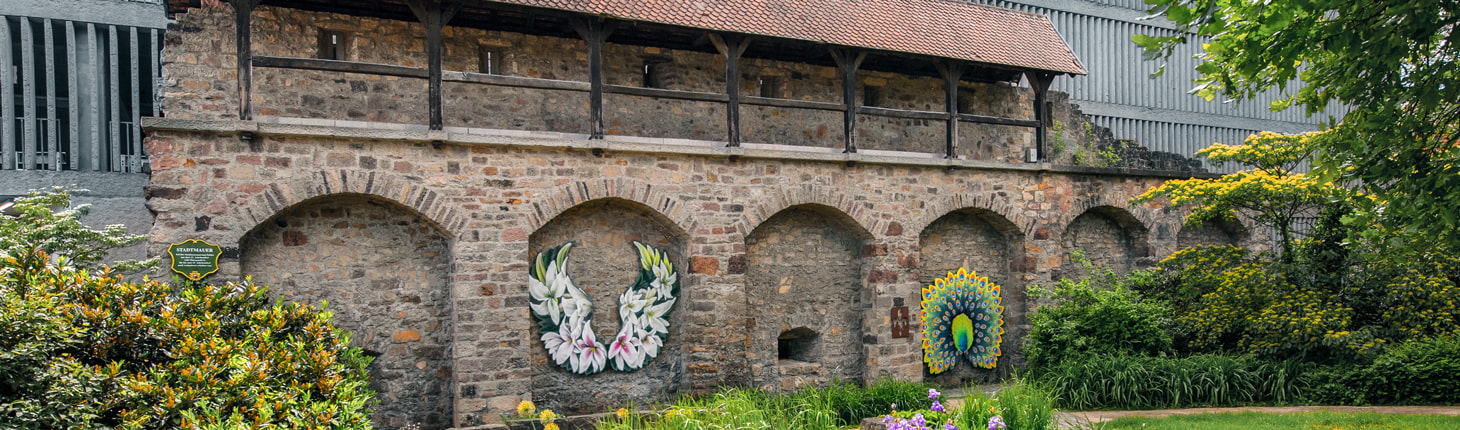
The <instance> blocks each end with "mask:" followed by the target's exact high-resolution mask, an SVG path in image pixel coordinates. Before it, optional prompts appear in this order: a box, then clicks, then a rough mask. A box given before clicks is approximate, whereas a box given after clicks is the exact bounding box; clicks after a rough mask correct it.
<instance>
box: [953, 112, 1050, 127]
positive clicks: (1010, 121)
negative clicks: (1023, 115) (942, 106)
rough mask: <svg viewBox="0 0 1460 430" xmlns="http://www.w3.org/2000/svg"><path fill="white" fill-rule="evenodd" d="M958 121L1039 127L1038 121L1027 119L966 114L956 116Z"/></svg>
mask: <svg viewBox="0 0 1460 430" xmlns="http://www.w3.org/2000/svg"><path fill="white" fill-rule="evenodd" d="M958 120H959V121H963V122H972V123H979V124H993V125H1012V126H1015V127H1030V128H1036V127H1039V121H1034V120H1027V119H1014V118H1005V117H1001V116H986V115H970V114H966V113H960V114H958Z"/></svg>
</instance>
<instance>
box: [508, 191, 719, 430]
mask: <svg viewBox="0 0 1460 430" xmlns="http://www.w3.org/2000/svg"><path fill="white" fill-rule="evenodd" d="M686 236H687V235H686V234H685V233H684V231H682V230H680V229H679V228H678V227H677V225H676V224H675V223H674V222H672V221H670V220H669V219H668V218H666V217H665V216H664V215H663V214H661V213H659V212H657V211H655V210H654V209H651V208H649V207H648V206H645V205H643V204H641V203H637V202H634V201H630V200H626V199H622V198H601V199H596V200H591V201H588V202H585V203H581V204H578V205H576V206H573V207H571V208H568V209H566V210H564V211H562V212H560V213H558V214H557V215H556V216H555V217H553V218H552V219H551V220H550V221H548V222H547V223H546V224H544V225H543V226H542V227H541V228H539V229H538V230H537V231H536V232H533V233H532V235H531V236H530V237H529V238H528V253H529V256H532V257H535V256H537V254H539V253H541V252H542V251H543V250H545V249H548V248H551V247H556V246H560V245H563V244H565V243H567V242H570V241H571V242H573V243H574V246H573V248H572V251H571V252H570V253H569V259H568V264H567V269H568V275H569V277H571V278H572V280H573V282H574V283H575V284H576V285H577V286H578V287H579V288H582V289H583V291H584V292H586V293H587V294H588V295H589V296H590V297H592V300H593V307H594V312H593V323H592V326H593V329H594V333H595V335H596V336H597V339H599V341H600V342H603V343H607V342H608V339H613V338H614V336H615V334H616V333H617V332H618V330H619V328H620V324H621V323H620V319H619V312H618V307H619V295H620V294H622V293H623V292H624V290H625V289H627V288H628V287H629V286H631V285H633V284H634V281H635V279H637V277H638V274H639V267H640V266H639V256H638V254H637V253H636V251H635V250H634V246H633V243H632V242H633V241H638V242H641V243H644V244H646V245H649V246H652V247H654V248H658V249H660V250H662V251H664V252H666V253H667V254H668V255H669V259H670V261H671V262H672V263H673V265H674V268H675V270H676V271H677V272H678V273H679V280H680V287H681V289H680V295H679V297H678V298H677V300H676V303H675V305H674V308H673V310H672V311H671V313H670V315H669V335H668V339H666V340H665V342H664V345H663V347H662V348H661V349H660V350H659V354H658V356H657V357H656V358H654V359H653V361H650V362H648V363H647V364H645V365H644V367H642V368H640V369H638V370H635V371H631V372H620V371H615V370H611V369H610V370H604V371H603V372H600V373H597V374H593V375H588V376H584V375H578V374H574V373H572V372H571V371H568V370H566V369H563V368H562V367H559V366H558V365H557V364H556V363H554V362H553V361H552V360H551V359H550V358H549V357H548V354H547V350H546V349H544V346H543V342H542V341H541V340H540V339H541V336H540V335H539V334H538V333H537V331H536V330H535V328H536V325H535V324H534V325H533V327H534V330H533V331H532V333H531V336H529V337H530V338H531V339H532V345H533V346H532V348H531V349H532V351H531V354H532V357H533V360H534V362H533V363H534V364H533V366H534V370H535V371H534V372H533V376H532V393H533V396H532V398H533V401H534V403H536V404H537V405H538V407H540V408H549V409H552V410H554V411H557V412H559V413H572V414H584V413H597V412H603V411H606V410H611V409H614V408H618V407H621V406H623V405H627V404H630V403H633V404H647V403H652V402H655V401H660V400H668V399H671V398H672V397H673V396H675V395H677V394H679V392H680V391H681V389H682V388H684V387H683V386H684V384H685V381H686V378H685V353H684V344H685V341H684V339H685V337H686V336H685V332H686V325H687V324H685V322H686V320H687V318H686V317H685V315H686V314H688V312H689V309H688V307H689V306H688V304H689V302H690V297H688V296H689V295H692V294H693V292H692V291H691V289H692V288H691V286H690V284H689V282H688V280H687V279H686V278H687V276H686V275H687V274H688V272H689V264H688V258H687V257H686V254H685V251H686V244H687V242H686ZM514 276H521V279H523V280H524V282H525V280H526V278H527V276H528V275H527V273H526V272H525V271H524V272H522V273H520V274H514ZM524 307H525V306H524ZM528 317H529V318H531V317H530V316H528Z"/></svg>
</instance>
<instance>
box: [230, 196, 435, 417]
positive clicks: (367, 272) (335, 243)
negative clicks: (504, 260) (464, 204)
mask: <svg viewBox="0 0 1460 430" xmlns="http://www.w3.org/2000/svg"><path fill="white" fill-rule="evenodd" d="M449 237H450V236H449V235H447V234H446V233H444V232H442V231H441V229H440V228H439V227H438V226H436V225H435V224H433V223H431V222H430V221H428V220H427V219H426V218H425V217H423V216H421V215H420V214H419V213H417V212H415V211H413V210H411V209H408V208H406V207H404V206H401V205H400V204H398V203H395V202H392V201H389V200H385V199H382V198H379V197H374V196H368V195H362V194H334V195H326V196H321V197H316V198H313V199H309V200H305V201H302V202H299V203H297V204H295V205H293V206H291V207H288V208H285V209H284V210H282V211H280V212H279V213H277V214H275V215H274V216H272V217H270V218H269V219H267V220H265V221H264V222H263V223H261V224H259V225H258V226H256V227H254V228H253V229H252V230H250V231H249V232H248V233H247V234H245V235H244V236H243V238H242V239H240V241H239V249H240V254H241V255H240V263H241V266H242V271H243V273H244V274H246V275H250V276H252V277H253V280H254V282H257V283H260V284H265V285H269V286H271V287H272V288H271V289H270V294H271V295H273V296H275V297H279V298H282V299H285V300H291V301H298V302H303V303H309V304H313V305H321V304H322V303H325V302H328V303H329V305H328V310H329V311H330V312H333V313H334V314H335V318H334V322H335V324H336V325H337V326H339V327H340V328H342V329H344V330H347V331H349V332H350V333H351V334H352V336H353V337H352V339H351V345H352V346H356V347H359V348H363V349H365V351H366V354H368V355H372V356H374V357H375V361H374V362H373V363H372V364H371V365H370V369H371V384H370V388H371V389H373V390H375V391H376V392H377V393H378V394H377V396H376V398H377V399H379V400H380V402H381V403H380V405H379V406H377V407H376V408H375V415H374V421H375V426H376V427H377V428H402V427H406V426H409V425H413V424H414V425H419V426H420V428H422V429H443V428H447V427H450V426H451V420H452V395H451V391H450V383H451V351H450V349H451V301H450V288H449V281H450V279H451V273H452V262H451V256H450V255H449V254H450V239H449Z"/></svg>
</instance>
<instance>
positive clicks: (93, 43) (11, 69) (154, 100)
mask: <svg viewBox="0 0 1460 430" xmlns="http://www.w3.org/2000/svg"><path fill="white" fill-rule="evenodd" d="M161 3H162V2H161V1H160V0H111V1H107V0H66V1H54V0H10V1H5V2H0V15H3V16H4V20H3V21H0V81H3V82H5V83H6V85H0V105H3V106H4V108H5V109H4V112H3V123H0V151H3V152H0V170H51V171H91V172H132V173H138V172H143V171H144V170H143V169H144V165H145V164H146V155H145V153H144V150H143V148H142V139H141V136H142V131H141V128H140V127H138V126H137V124H138V118H140V117H142V116H152V115H154V114H156V113H159V112H160V111H161V108H162V105H161V103H160V102H159V100H160V98H161V97H160V96H161V94H160V93H158V92H157V89H158V88H160V85H158V84H157V82H158V81H159V80H160V76H161V73H160V69H161V67H160V66H161V58H160V55H159V54H160V52H161V35H162V32H163V30H165V29H166V25H167V19H166V16H165V15H164V14H163V9H162V4H161Z"/></svg>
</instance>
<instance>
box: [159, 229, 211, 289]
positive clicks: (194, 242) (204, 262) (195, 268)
mask: <svg viewBox="0 0 1460 430" xmlns="http://www.w3.org/2000/svg"><path fill="white" fill-rule="evenodd" d="M167 255H168V256H169V257H171V258H172V271H174V272H177V273H178V274H181V275H183V277H186V278H188V279H189V280H193V281H201V280H203V278H204V277H207V276H208V275H212V274H213V273H214V272H217V271H218V256H220V255H223V248H222V247H219V246H218V245H214V244H211V243H208V242H204V241H201V240H198V239H188V240H185V241H182V242H178V243H174V244H172V245H171V246H168V247H167Z"/></svg>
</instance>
